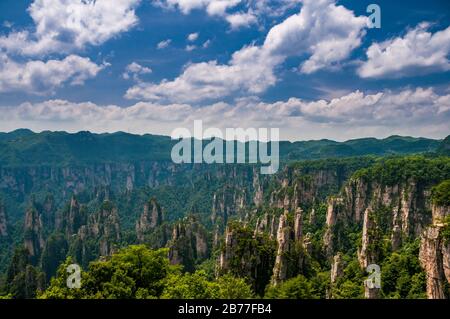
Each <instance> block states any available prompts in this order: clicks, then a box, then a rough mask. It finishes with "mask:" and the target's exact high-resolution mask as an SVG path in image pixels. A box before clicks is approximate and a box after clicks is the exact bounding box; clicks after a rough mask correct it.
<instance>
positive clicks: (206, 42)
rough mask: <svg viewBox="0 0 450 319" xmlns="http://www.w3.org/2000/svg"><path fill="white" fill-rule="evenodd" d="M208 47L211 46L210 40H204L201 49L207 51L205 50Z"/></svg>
mask: <svg viewBox="0 0 450 319" xmlns="http://www.w3.org/2000/svg"><path fill="white" fill-rule="evenodd" d="M210 45H211V40H206V41H205V42H203V44H202V48H203V49H207V48H209V46H210Z"/></svg>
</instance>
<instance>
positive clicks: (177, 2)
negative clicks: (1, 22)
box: [153, 0, 302, 30]
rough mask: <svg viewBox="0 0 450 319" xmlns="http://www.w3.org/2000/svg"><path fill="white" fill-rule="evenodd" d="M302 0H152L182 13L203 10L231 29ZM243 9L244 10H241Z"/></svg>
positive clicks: (278, 11)
mask: <svg viewBox="0 0 450 319" xmlns="http://www.w3.org/2000/svg"><path fill="white" fill-rule="evenodd" d="M301 1H302V0H153V4H155V5H158V6H162V7H164V8H168V9H178V10H180V11H181V12H182V13H184V14H189V13H190V12H191V11H193V10H205V12H206V13H207V14H208V15H210V16H213V17H219V18H223V19H225V20H226V21H227V22H228V23H229V24H230V26H231V29H232V30H236V29H238V28H240V27H247V26H249V25H251V24H256V23H258V20H259V19H260V18H261V19H263V18H270V17H279V16H281V15H283V14H284V13H285V12H286V11H287V10H289V9H292V8H293V7H295V6H298V5H299V3H300V2H301ZM243 10H245V11H243Z"/></svg>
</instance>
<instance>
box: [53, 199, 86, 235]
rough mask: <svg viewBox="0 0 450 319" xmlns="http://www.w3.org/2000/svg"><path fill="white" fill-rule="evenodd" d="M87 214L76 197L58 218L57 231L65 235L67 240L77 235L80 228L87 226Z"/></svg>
mask: <svg viewBox="0 0 450 319" xmlns="http://www.w3.org/2000/svg"><path fill="white" fill-rule="evenodd" d="M86 223H87V214H86V209H85V207H84V206H83V205H80V204H79V203H78V201H77V199H76V197H75V196H72V199H71V200H70V204H69V205H68V206H67V207H66V208H65V209H64V210H63V211H62V212H61V213H60V214H59V215H58V216H57V218H56V229H58V230H59V231H60V232H62V233H63V234H65V236H66V237H67V238H70V237H71V236H72V235H74V234H77V233H78V231H79V229H80V227H81V226H83V225H86Z"/></svg>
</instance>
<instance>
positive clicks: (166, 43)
mask: <svg viewBox="0 0 450 319" xmlns="http://www.w3.org/2000/svg"><path fill="white" fill-rule="evenodd" d="M171 43H172V40H171V39H167V40H164V41H161V42H159V43H158V44H157V45H156V48H157V49H158V50H162V49H165V48H167V47H168V46H169V45H170V44H171Z"/></svg>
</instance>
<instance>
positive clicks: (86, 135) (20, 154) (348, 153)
mask: <svg viewBox="0 0 450 319" xmlns="http://www.w3.org/2000/svg"><path fill="white" fill-rule="evenodd" d="M448 139H449V138H447V139H446V140H445V141H447V142H445V141H440V140H433V139H428V138H413V137H402V136H391V137H388V138H386V139H376V138H363V139H354V140H349V141H346V142H336V141H331V140H317V141H299V142H287V141H281V142H280V157H281V160H284V161H290V160H305V159H308V160H309V159H323V158H340V157H352V156H365V155H375V156H385V155H405V154H414V153H426V152H436V151H438V150H441V149H442V150H443V152H445V151H446V152H448ZM175 143H177V141H173V140H171V139H170V137H167V136H158V135H150V134H146V135H134V134H129V133H124V132H116V133H103V134H95V133H91V132H88V131H81V132H78V133H67V132H50V131H44V132H41V133H34V132H32V131H31V130H27V129H19V130H16V131H13V132H10V133H0V165H2V166H22V165H25V166H29V165H82V164H85V163H103V162H118V163H120V162H135V161H170V153H171V149H172V147H173V145H174V144H175ZM205 143H206V141H205ZM443 143H447V144H445V145H447V146H445V145H443Z"/></svg>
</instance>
